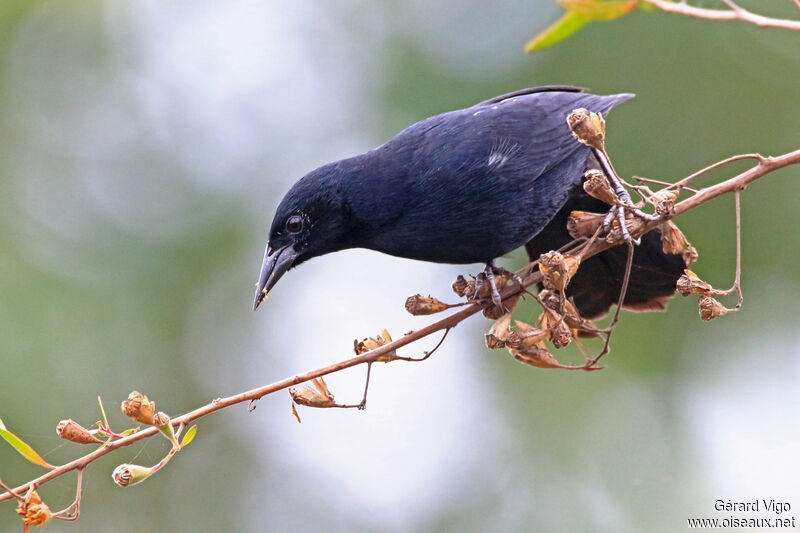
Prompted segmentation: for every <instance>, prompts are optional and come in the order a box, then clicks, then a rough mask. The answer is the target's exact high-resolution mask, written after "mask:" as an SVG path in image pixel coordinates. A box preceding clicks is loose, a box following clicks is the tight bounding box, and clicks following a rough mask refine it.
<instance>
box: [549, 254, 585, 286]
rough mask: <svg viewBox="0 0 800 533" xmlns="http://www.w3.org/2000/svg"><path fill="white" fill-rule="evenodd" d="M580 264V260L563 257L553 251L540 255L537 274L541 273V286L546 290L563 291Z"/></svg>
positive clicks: (575, 257) (569, 256)
mask: <svg viewBox="0 0 800 533" xmlns="http://www.w3.org/2000/svg"><path fill="white" fill-rule="evenodd" d="M580 264H581V258H580V257H578V256H574V255H567V256H564V255H561V254H560V253H558V252H555V251H550V252H547V253H546V254H542V255H540V256H539V272H541V273H542V284H543V285H544V286H545V287H546V288H548V289H551V290H559V291H563V290H564V288H565V287H566V286H567V284H568V283H569V280H570V279H572V276H573V275H574V274H575V272H577V271H578V267H579V266H580Z"/></svg>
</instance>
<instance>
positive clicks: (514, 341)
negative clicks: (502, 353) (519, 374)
mask: <svg viewBox="0 0 800 533" xmlns="http://www.w3.org/2000/svg"><path fill="white" fill-rule="evenodd" d="M514 322H515V323H516V324H517V329H515V330H513V331H512V332H511V333H510V334H509V336H508V339H507V340H506V346H508V347H509V348H515V349H519V350H524V349H527V348H530V347H532V346H535V345H537V344H539V343H541V342H542V341H543V340H545V339H547V338H549V335H550V332H549V331H547V330H542V329H539V328H535V327H533V326H531V325H530V324H526V323H525V322H522V321H520V320H515V321H514Z"/></svg>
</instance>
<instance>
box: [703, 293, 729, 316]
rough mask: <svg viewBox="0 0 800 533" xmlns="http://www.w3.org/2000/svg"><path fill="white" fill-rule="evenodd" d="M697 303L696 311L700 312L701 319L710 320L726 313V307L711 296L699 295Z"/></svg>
mask: <svg viewBox="0 0 800 533" xmlns="http://www.w3.org/2000/svg"><path fill="white" fill-rule="evenodd" d="M697 304H698V311H699V312H700V318H702V319H703V320H712V319H714V318H717V317H720V316H723V315H727V314H728V309H727V308H726V307H725V306H724V305H722V304H721V303H719V302H718V301H716V300H715V299H714V298H712V297H711V296H706V295H702V296H700V299H699V300H698V301H697Z"/></svg>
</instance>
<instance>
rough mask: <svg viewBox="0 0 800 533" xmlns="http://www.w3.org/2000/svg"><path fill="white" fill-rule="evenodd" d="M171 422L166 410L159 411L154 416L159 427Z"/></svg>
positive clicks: (155, 423)
mask: <svg viewBox="0 0 800 533" xmlns="http://www.w3.org/2000/svg"><path fill="white" fill-rule="evenodd" d="M167 424H169V415H168V414H167V413H165V412H164V411H159V412H157V413H156V414H155V416H154V417H153V425H154V426H155V427H157V428H163V427H164V426H166V425H167Z"/></svg>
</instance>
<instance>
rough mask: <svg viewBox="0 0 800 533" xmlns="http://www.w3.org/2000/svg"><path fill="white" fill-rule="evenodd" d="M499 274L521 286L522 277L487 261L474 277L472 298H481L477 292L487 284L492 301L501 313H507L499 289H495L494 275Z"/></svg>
mask: <svg viewBox="0 0 800 533" xmlns="http://www.w3.org/2000/svg"><path fill="white" fill-rule="evenodd" d="M499 275H503V276H506V277H507V278H508V279H509V280H511V281H513V282H514V283H516V284H518V285H519V286H520V287H522V278H521V277H519V276H518V275H517V274H516V273H514V272H511V271H509V270H507V269H505V268H503V267H496V266H495V265H494V263H493V262H489V263H488V264H487V265H486V268H485V269H484V271H483V272H481V273H480V274H478V275H477V276H476V277H475V292H474V294H473V300H475V301H478V300H480V299H481V298H480V296H479V294H480V293H481V292H482V291H481V289H482V288H483V287H484V286H485V285H488V286H489V294H490V296H491V298H492V302H493V303H494V305H495V306H496V307H497V309H498V310H500V312H501V313H503V314H505V313H508V309H507V308H506V307H505V306H504V305H503V299H502V298H501V297H500V291H499V290H497V283H496V281H495V276H499Z"/></svg>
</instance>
